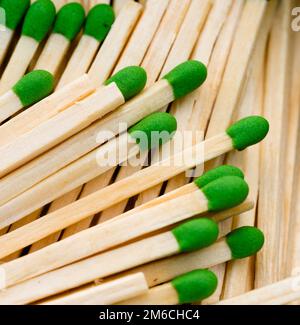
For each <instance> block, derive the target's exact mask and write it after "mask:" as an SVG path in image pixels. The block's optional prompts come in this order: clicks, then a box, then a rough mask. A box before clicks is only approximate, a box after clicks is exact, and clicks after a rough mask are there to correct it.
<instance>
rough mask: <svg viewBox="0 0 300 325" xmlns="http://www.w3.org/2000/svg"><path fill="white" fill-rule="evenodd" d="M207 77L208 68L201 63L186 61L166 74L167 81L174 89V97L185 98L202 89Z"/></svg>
mask: <svg viewBox="0 0 300 325" xmlns="http://www.w3.org/2000/svg"><path fill="white" fill-rule="evenodd" d="M206 77H207V69H206V66H205V65H204V64H203V63H201V62H200V61H194V60H191V61H186V62H184V63H181V64H179V65H178V66H177V67H176V68H174V69H173V70H172V71H170V72H169V73H168V74H166V75H165V76H164V77H163V79H166V80H167V81H168V82H169V84H170V85H171V86H172V88H173V92H174V97H175V99H178V98H180V97H183V96H185V95H187V94H189V93H191V92H192V91H194V90H195V89H197V88H198V87H200V86H201V85H202V84H203V82H204V81H205V80H206Z"/></svg>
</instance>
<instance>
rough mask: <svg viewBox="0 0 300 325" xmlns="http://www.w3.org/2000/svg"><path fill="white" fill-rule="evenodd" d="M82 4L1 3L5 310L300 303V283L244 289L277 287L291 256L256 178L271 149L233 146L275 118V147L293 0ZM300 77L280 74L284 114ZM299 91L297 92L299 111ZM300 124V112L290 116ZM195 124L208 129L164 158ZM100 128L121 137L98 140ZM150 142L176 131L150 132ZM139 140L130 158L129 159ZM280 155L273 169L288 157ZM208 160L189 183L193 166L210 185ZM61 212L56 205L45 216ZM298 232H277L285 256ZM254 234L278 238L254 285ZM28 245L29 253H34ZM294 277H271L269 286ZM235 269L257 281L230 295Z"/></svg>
mask: <svg viewBox="0 0 300 325" xmlns="http://www.w3.org/2000/svg"><path fill="white" fill-rule="evenodd" d="M80 2H81V1H77V2H72V1H59V0H57V1H51V0H36V1H31V5H30V1H27V0H23V1H21V0H10V1H8V0H0V7H1V8H3V9H4V10H5V13H6V21H5V25H6V29H5V32H4V33H2V34H0V43H1V45H0V65H1V71H3V73H2V77H1V79H0V105H1V106H2V111H1V112H2V113H1V112H0V123H2V125H1V126H0V154H1V157H2V159H1V161H0V177H1V179H0V232H1V234H3V235H2V236H1V237H0V258H1V259H2V258H3V262H4V263H3V264H2V265H1V269H0V271H1V272H0V276H1V278H0V283H1V286H2V288H3V289H4V290H3V291H2V290H1V292H0V304H30V303H35V304H42V305H45V304H46V305H49V304H50V305H55V304H61V305H68V304H121V305H130V304H145V305H147V304H155V305H161V304H184V303H196V304H197V303H203V304H207V303H216V302H218V300H220V299H222V298H223V299H224V298H225V300H224V302H221V304H239V303H243V304H250V303H259V304H285V303H288V302H291V301H293V300H295V299H298V295H297V292H296V291H293V290H292V291H291V290H290V289H291V284H293V281H294V280H295V278H288V279H286V280H284V281H280V282H278V283H275V284H273V285H271V286H267V287H265V288H261V289H259V290H258V291H256V290H254V291H253V292H249V293H247V294H243V293H244V292H245V291H247V290H250V289H252V288H255V287H258V286H260V285H264V284H267V283H268V282H267V281H268V280H267V277H266V274H267V273H266V271H265V269H266V267H267V265H271V264H272V263H277V264H278V261H279V260H276V258H275V253H274V251H272V250H271V248H272V245H273V242H274V238H276V236H277V233H278V232H276V233H275V231H273V232H272V229H273V230H274V229H275V227H276V229H278V220H277V222H276V223H275V222H274V224H273V225H270V224H269V222H266V220H265V218H268V215H267V214H265V215H264V216H262V211H263V208H264V207H266V206H267V202H266V199H265V198H266V193H267V192H268V184H271V183H272V182H268V180H267V179H266V174H264V175H263V177H262V178H261V180H260V179H259V166H260V164H259V161H260V159H259V158H260V156H259V153H260V148H259V147H257V148H256V149H254V150H253V151H251V152H248V151H246V153H245V154H243V156H242V158H241V155H240V154H239V153H238V152H236V153H232V152H233V151H235V150H236V151H242V150H244V149H246V148H248V147H250V146H252V145H254V144H257V143H259V142H260V141H262V140H263V139H264V138H265V136H266V135H267V133H268V131H269V124H268V122H267V120H266V119H265V118H263V117H261V116H260V115H262V114H263V113H265V114H266V115H267V117H268V119H269V120H270V121H271V122H272V123H271V128H272V129H271V132H272V139H273V138H274V121H276V116H275V115H273V114H272V101H271V100H270V93H271V87H272V86H273V82H272V80H271V79H272V78H273V77H272V76H274V75H275V74H274V71H273V70H272V69H271V66H272V65H273V64H272V62H273V63H274V62H276V61H277V59H278V60H279V61H280V60H281V59H282V60H286V61H287V58H288V53H289V46H288V45H289V37H288V33H289V32H288V30H287V27H286V26H287V24H288V22H289V17H288V11H289V9H291V4H287V3H285V4H282V3H281V4H280V6H277V1H276V0H272V1H265V0H262V1H261V0H254V1H249V2H248V1H243V0H241V1H239V0H228V1H226V2H224V1H223V0H215V1H210V0H201V1H199V0H147V1H131V0H128V1H125V0H124V1H116V0H115V1H113V4H112V5H113V6H110V5H109V3H110V1H102V0H99V1H98V0H96V1H82V3H80ZM139 2H140V3H139ZM285 10H286V11H285ZM275 14H276V16H275ZM274 17H276V19H277V20H278V21H280V22H281V24H279V25H278V26H283V24H285V25H284V26H285V27H284V28H282V29H281V28H280V30H279V28H276V27H273V28H272V31H271V36H272V37H271V42H270V43H268V35H269V31H270V30H271V26H272V23H273V18H274ZM18 30H20V32H21V34H20V35H18V34H19V33H18ZM274 35H278V46H277V45H276V46H275V43H276V42H275V41H274V40H275V36H274ZM279 43H280V45H279ZM14 44H16V45H14ZM267 46H268V47H269V48H268V50H269V51H268V52H266V49H267ZM241 48H243V51H241ZM295 48H297V46H296V45H295ZM277 50H278V51H277ZM276 51H277V52H276ZM265 53H268V55H267V56H266V55H265ZM277 54H278V55H277ZM252 57H253V59H252ZM265 58H267V59H268V65H267V66H268V70H267V74H266V78H264V70H265V68H264V59H265ZM251 65H254V66H255V67H256V69H251ZM295 66H296V63H295ZM249 67H250V69H249ZM31 70H33V71H31ZM254 70H255V71H254ZM286 71H287V66H286V64H283V65H282V66H280V69H279V72H280V74H279V82H277V84H276V89H278V91H277V93H276V95H277V97H276V98H278V100H277V102H278V103H279V104H280V110H278V112H277V116H281V115H282V114H283V111H284V103H285V102H284V100H283V99H284V97H285V94H284V95H282V92H283V91H284V89H285V86H286V85H287V80H288V77H286V76H285V72H286ZM233 75H234V78H232V76H233ZM294 79H295V81H297V80H298V79H297V77H295V76H294ZM294 79H293V80H294ZM264 82H265V83H266V90H267V93H266V94H264V93H263V89H264ZM200 86H202V87H201V88H200ZM296 95H297V91H296V86H295V87H294V88H293V90H292V96H293V97H292V104H294V102H296V98H299V97H297V96H296ZM264 97H265V99H264ZM264 101H265V102H264ZM173 102H174V103H173ZM169 104H172V105H171V106H170V107H168V105H169ZM252 107H253V108H252ZM294 107H296V105H294V106H293V109H294ZM167 112H168V113H167ZM172 115H174V116H172ZM245 116H246V118H245ZM297 117H298V114H296V110H295V109H294V110H293V111H291V117H290V119H293V118H294V119H295V120H297ZM233 121H237V122H233ZM277 121H280V122H278V123H280V125H281V126H283V125H284V122H281V119H277ZM120 123H126V126H125V124H124V126H122V128H120V127H119V125H120ZM278 125H279V124H278ZM188 129H191V130H193V131H195V130H200V131H203V135H202V136H201V137H200V138H198V139H197V140H194V141H193V143H192V145H190V146H186V145H185V144H184V146H183V147H182V148H180V149H179V150H178V149H176V148H175V149H174V151H170V152H167V153H165V152H164V149H165V148H166V146H168V145H170V146H172V145H173V144H174V143H175V142H176V140H177V138H178V137H179V136H180V131H185V130H188ZM297 129H298V124H296V123H295V125H293V127H292V128H291V130H290V131H289V133H288V136H289V141H290V143H292V144H293V146H296V141H295V139H294V138H295V136H296V133H297ZM176 130H178V132H177V133H176ZM107 131H109V133H108V132H107ZM99 132H106V133H107V137H106V138H100V139H99V137H97V135H98V133H99ZM284 132H285V131H284V128H280V134H282V135H284ZM141 133H142V134H144V135H146V137H145V139H146V141H145V142H141V141H140V138H139V134H141ZM153 133H164V134H167V136H166V137H164V138H158V139H156V138H155V139H152V134H153ZM272 139H271V140H270V138H269V140H268V141H269V142H266V143H265V145H264V147H263V149H264V150H263V151H262V154H263V156H262V158H263V159H262V162H263V164H262V168H266V166H268V159H269V157H268V155H267V153H268V150H266V148H270V149H272V150H273V149H274V148H276V146H277V148H278V145H279V144H280V146H283V143H284V141H283V140H281V137H279V136H278V137H277V136H276V137H275V138H274V139H275V140H276V141H273V140H272ZM153 140H157V141H153ZM270 142H271V145H270ZM125 147H127V148H129V151H128V150H127V152H126V151H119V152H118V153H117V149H118V148H125ZM234 149H235V150H234ZM149 151H151V153H152V156H151V159H152V161H151V165H150V166H149V167H145V168H143V166H142V165H141V166H138V167H137V168H136V167H134V166H129V167H123V166H122V164H123V163H124V162H130V160H131V158H135V157H139V156H140V157H141V158H142V159H141V160H145V158H146V157H147V153H148V152H149ZM230 152H231V154H230V155H229V157H228V158H227V157H225V154H227V153H230ZM287 152H288V156H287V160H288V163H287V166H288V165H289V163H291V165H290V166H292V169H291V171H289V174H288V178H287V180H286V182H285V189H287V190H288V192H287V193H286V195H285V196H286V197H285V199H288V202H287V208H286V211H285V216H286V217H289V218H292V217H293V218H294V216H292V212H293V211H292V205H291V201H290V198H288V196H289V195H291V193H292V188H293V186H292V184H291V183H292V179H293V172H294V169H295V164H296V158H297V157H296V154H295V153H294V152H293V148H291V149H288V150H287ZM161 154H162V157H161V156H160V155H161ZM107 156H114V158H115V160H114V164H113V165H107V164H106V165H105V164H104V165H103V164H102V162H104V161H106V158H107ZM182 157H189V159H188V161H185V160H184V162H183V160H182ZM178 161H181V164H179V165H178V164H177V162H178ZM274 161H275V165H276V166H275V167H274V169H276V175H277V171H278V168H279V167H280V166H284V164H283V159H282V158H280V157H279V156H278V157H276V159H274ZM279 162H280V164H279ZM204 163H205V171H206V172H205V173H204V174H203V175H202V176H200V177H199V178H197V179H196V180H194V181H192V178H191V175H192V173H191V172H192V171H193V174H194V175H196V174H197V172H198V171H199V168H198V167H201V166H202V165H203V164H204ZM226 163H227V165H226ZM223 164H225V165H223ZM235 164H236V165H238V166H239V167H241V168H243V169H245V174H246V177H245V176H244V173H243V172H242V171H241V170H240V169H238V168H236V167H234V166H232V165H235ZM251 164H253V166H252V165H251ZM118 165H121V168H117V166H118ZM216 166H219V167H217V168H215V167H216ZM185 172H189V175H190V176H189V177H187V176H186V175H185ZM263 173H264V172H263V171H261V175H262V174H263ZM246 181H249V185H250V187H251V195H250V196H249V197H248V194H249V186H248V184H247V182H246ZM273 181H274V184H277V183H278V181H279V178H278V177H274V180H273ZM259 183H261V188H262V190H259ZM85 184H86V185H85ZM296 185H297V184H296ZM296 185H295V186H296ZM296 188H297V187H296ZM272 191H273V189H272ZM273 193H275V190H274V191H273ZM278 193H279V190H278V189H276V195H277V194H278ZM135 196H136V197H135ZM258 198H259V199H258ZM53 200H55V201H54V202H53ZM76 200H77V201H76ZM294 200H296V195H295V198H294ZM51 202H53V203H52V204H51V206H50V207H49V211H48V210H47V209H43V207H44V206H45V205H47V204H49V203H51ZM257 205H258V207H259V209H258V211H256V207H257ZM279 205H280V203H278V204H277V205H276V208H275V205H274V209H272V215H274V216H275V212H276V211H277V212H278V211H279ZM277 206H278V208H277ZM253 208H254V209H253ZM246 211H249V213H248V214H247V215H245V214H244V212H246ZM256 214H258V220H257V222H256V221H255V217H256ZM40 215H41V216H42V217H41V218H39V216H40ZM99 216H100V218H99ZM235 216H236V218H235V219H233V220H234V221H233V224H232V221H231V220H232V219H231V218H232V217H235ZM194 218H195V219H194ZM276 218H278V215H276ZM92 221H93V222H92ZM181 222H185V223H184V224H180V223H181ZM294 222H295V221H294V219H291V220H289V219H288V220H287V219H286V218H284V220H283V221H282V222H281V224H282V225H283V227H284V229H283V230H282V233H283V235H284V237H285V238H284V242H283V243H280V244H279V246H280V250H281V251H280V255H281V256H280V258H281V260H284V259H285V257H284V250H286V249H287V246H288V243H287V242H288V241H287V236H288V231H289V227H290V226H291V225H292V224H293V223H294ZM178 224H179V225H178ZM176 225H177V226H176ZM254 225H258V227H261V228H262V230H263V231H264V233H265V235H266V237H267V238H268V241H267V243H268V244H267V245H266V247H265V248H264V250H263V251H262V253H259V255H258V258H257V263H256V271H255V275H257V277H256V276H255V280H254V272H253V270H252V262H248V261H249V259H246V261H241V263H240V261H239V260H240V259H244V258H247V257H251V256H253V255H254V254H256V253H257V252H258V251H259V250H260V249H261V248H262V246H263V243H264V235H263V234H262V232H261V231H260V230H259V229H257V228H255V227H254ZM89 226H90V227H91V228H89ZM232 226H233V230H232V228H231V227H232ZM9 227H10V228H9ZM235 227H236V229H234V228H235ZM86 228H87V229H86ZM8 229H9V230H8ZM125 229H126V231H125ZM270 232H272V233H271V234H270ZM294 233H296V231H294V232H293V234H292V235H293V236H295V235H294ZM60 238H61V239H62V240H60V241H59V242H57V243H54V242H55V241H57V240H59V239H60ZM218 238H219V240H218ZM270 239H271V240H270ZM32 244H33V246H32V247H31V248H30V253H31V254H28V255H26V251H24V253H25V255H24V256H22V257H20V255H22V250H23V249H24V248H26V247H28V246H29V245H32ZM47 244H50V245H49V246H47ZM45 246H46V247H45ZM273 246H274V245H273ZM290 246H292V245H290ZM295 247H296V245H295ZM40 248H42V249H40ZM37 249H40V250H37ZM292 249H293V248H292ZM149 252H151V254H149ZM10 254H12V255H10ZM271 255H272V256H273V257H274V258H273V259H272V261H271V262H268V259H267V258H266V256H271ZM125 256H126V259H125ZM295 256H296V254H293V258H294V259H295ZM275 260H276V261H275ZM250 261H254V259H252V260H250ZM227 262H230V263H229V267H228V268H227V270H226V272H225V268H226V266H225V265H226V264H225V263H227ZM294 264H295V263H294ZM294 264H293V265H294ZM289 267H290V265H288V266H284V267H283V266H281V267H280V270H279V267H278V268H274V269H272V271H270V273H272V276H273V275H274V276H273V277H272V280H270V281H272V282H274V281H275V278H276V281H277V280H279V279H280V278H279V271H280V272H281V273H280V276H281V275H282V274H283V273H282V272H283V270H285V269H287V270H288V268H289ZM208 268H209V269H208ZM239 270H240V271H241V272H240V273H239ZM245 274H247V276H246V277H245ZM288 275H289V274H288ZM236 276H238V277H245V279H243V280H242V281H241V284H240V285H238V286H235V287H234V286H233V285H232V282H233V279H234V278H235V277H236ZM275 276H276V277H275ZM99 282H100V285H97V283H99ZM236 282H237V281H236ZM70 289H72V291H71V292H70V291H69V290H70ZM73 290H74V291H73ZM276 293H278V295H281V296H280V297H276ZM234 295H238V297H237V298H233V299H228V298H230V297H231V296H234Z"/></svg>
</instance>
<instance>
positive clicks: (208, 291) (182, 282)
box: [171, 270, 218, 304]
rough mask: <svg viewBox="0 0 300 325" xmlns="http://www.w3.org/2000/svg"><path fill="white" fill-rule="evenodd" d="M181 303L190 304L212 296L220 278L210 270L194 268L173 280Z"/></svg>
mask: <svg viewBox="0 0 300 325" xmlns="http://www.w3.org/2000/svg"><path fill="white" fill-rule="evenodd" d="M171 284H172V286H173V287H174V289H175V290H176V291H177V293H178V302H179V303H180V304H190V303H193V302H196V301H201V300H203V299H206V298H208V297H210V296H211V295H212V294H213V293H214V292H215V291H216V289H217V285H218V278H217V277H216V275H215V274H214V273H213V272H212V271H210V270H194V271H192V272H189V273H186V274H183V275H181V276H179V277H177V278H175V279H174V280H173V281H172V282H171Z"/></svg>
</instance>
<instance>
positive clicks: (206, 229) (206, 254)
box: [0, 218, 264, 304]
mask: <svg viewBox="0 0 300 325" xmlns="http://www.w3.org/2000/svg"><path fill="white" fill-rule="evenodd" d="M200 234H201V236H199V235H200ZM217 236H218V226H217V225H216V224H215V223H214V222H213V221H211V220H210V219H205V218H201V219H195V220H192V221H189V222H187V223H185V224H182V225H180V226H178V227H176V228H174V229H173V230H172V231H168V232H165V233H162V234H159V235H156V236H153V237H149V238H147V239H144V240H140V241H138V242H135V243H132V244H129V245H127V246H123V247H120V248H116V249H115V250H112V251H108V252H106V253H102V254H99V255H95V256H93V257H90V258H88V259H85V260H82V261H80V262H77V263H74V264H71V265H68V266H66V267H64V268H61V269H58V270H54V271H52V272H49V273H46V274H43V275H40V276H37V277H35V278H33V279H29V280H27V281H24V282H22V283H19V284H17V285H15V286H12V287H9V288H7V289H6V290H3V291H2V292H1V293H0V303H1V304H8V303H10V304H11V303H15V304H16V303H17V304H26V303H29V302H32V301H36V300H38V299H42V298H45V297H48V296H50V295H53V294H55V293H59V292H62V291H65V290H68V288H76V287H78V286H79V285H81V284H84V283H89V282H91V281H93V279H95V278H96V277H97V276H98V278H105V277H107V276H109V275H113V274H117V273H119V272H120V271H122V270H123V271H124V270H128V269H131V268H132V267H134V266H141V265H143V264H145V263H147V262H151V261H156V260H159V259H162V258H163V257H168V256H171V255H175V254H178V253H185V254H181V255H177V256H175V257H174V258H173V259H176V261H177V260H178V259H180V258H181V260H183V259H186V257H187V256H189V255H192V254H193V255H194V256H195V255H196V254H197V261H195V259H194V260H193V261H194V263H193V264H194V265H195V264H198V265H201V264H202V265H210V266H211V265H216V264H217V263H220V262H222V261H224V260H230V259H232V258H235V259H239V258H244V257H246V256H249V255H252V254H255V253H256V252H257V251H259V250H260V249H261V247H262V246H263V243H264V235H263V233H262V232H261V231H260V230H259V229H257V228H254V227H243V228H240V229H237V230H235V231H234V232H232V233H230V234H229V235H228V236H227V237H226V238H223V239H221V240H220V241H218V242H216V243H215V244H213V242H214V241H215V240H216V238H217ZM196 237H197V238H196ZM199 249H200V250H199ZM147 250H148V251H147ZM149 250H151V255H150V254H149ZM188 252H192V253H188ZM29 256H30V255H29ZM125 257H126V258H125ZM115 261H118V263H117V264H116V263H115ZM166 261H170V258H169V259H167V260H161V261H158V262H156V263H158V264H160V265H161V264H162V263H164V262H166ZM188 262H189V261H188ZM195 262H196V263H195ZM11 263H13V262H10V264H11ZM7 265H8V263H6V264H3V265H2V267H4V270H5V271H6V272H7V273H6V274H7V275H8V274H9V272H8V270H7V268H6V267H7ZM149 265H154V264H153V263H151V264H148V265H145V266H141V268H142V269H145V273H144V275H145V277H146V280H147V283H148V285H149V286H151V287H152V286H153V285H155V284H156V282H158V283H163V282H166V281H170V280H172V279H173V278H174V277H176V276H179V275H181V274H183V273H185V271H184V270H185V269H186V268H189V267H190V266H191V265H188V267H186V265H185V263H182V265H181V269H179V270H177V272H178V274H176V275H173V273H172V274H171V273H168V271H169V270H170V268H169V267H166V268H161V269H160V272H157V270H154V272H153V273H148V270H147V267H149ZM167 265H169V266H170V265H171V264H167ZM91 266H92V267H91ZM196 268H197V267H196ZM200 268H202V267H200ZM203 268H206V266H204V267H203ZM152 269H153V267H152ZM194 269H195V268H193V269H191V270H189V271H192V270H194ZM187 272H188V271H187ZM148 276H149V277H148ZM154 276H157V281H156V279H154ZM170 276H171V278H170ZM162 278H164V279H165V281H162ZM153 282H154V284H153Z"/></svg>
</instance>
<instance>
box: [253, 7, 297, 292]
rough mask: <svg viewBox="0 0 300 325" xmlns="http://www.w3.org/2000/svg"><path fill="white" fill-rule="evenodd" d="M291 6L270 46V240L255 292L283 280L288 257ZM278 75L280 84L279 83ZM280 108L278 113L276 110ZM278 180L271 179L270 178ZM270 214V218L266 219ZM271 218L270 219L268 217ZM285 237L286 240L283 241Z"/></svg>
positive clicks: (266, 187) (262, 206)
mask: <svg viewBox="0 0 300 325" xmlns="http://www.w3.org/2000/svg"><path fill="white" fill-rule="evenodd" d="M290 6H291V2H289V1H288V2H282V3H280V7H279V10H278V12H277V17H276V19H275V22H276V23H275V24H273V28H272V31H271V38H270V42H269V50H268V60H267V72H266V81H265V82H266V84H265V102H264V115H265V116H267V117H268V118H269V119H270V121H271V125H272V126H271V129H270V131H271V137H270V139H272V141H267V142H266V145H262V151H261V170H260V191H259V204H258V215H257V224H258V226H259V227H261V229H262V230H263V231H264V232H265V234H266V236H268V241H267V242H266V246H265V248H264V250H263V251H262V252H261V253H260V254H259V255H258V256H257V260H256V272H255V288H258V287H262V286H265V285H268V284H271V283H273V282H277V281H279V280H280V279H281V270H282V268H283V267H284V265H283V264H284V263H285V256H283V255H282V252H283V246H284V245H281V241H278V238H282V239H283V241H284V238H283V237H284V231H285V230H284V229H285V225H284V221H282V220H281V219H282V218H283V217H282V216H283V212H284V210H283V208H284V207H283V200H282V186H283V184H284V181H285V175H284V174H283V173H282V170H283V169H284V164H285V149H286V142H285V141H286V139H285V137H286V133H285V132H284V131H285V130H286V129H287V128H288V124H287V118H286V116H287V114H286V104H287V94H288V91H287V86H288V74H289V72H288V71H289V63H288V62H289V35H290V14H289V12H290ZM279 61H280V62H281V65H280V67H279V69H274V64H275V62H279ZM275 74H276V82H275V79H274V78H275ZM274 105H276V110H274ZM279 152H280V153H281V154H278V153H279ZM266 173H268V175H274V177H268V175H266ZM266 214H267V215H266ZM267 216H268V217H267ZM281 235H282V237H281Z"/></svg>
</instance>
